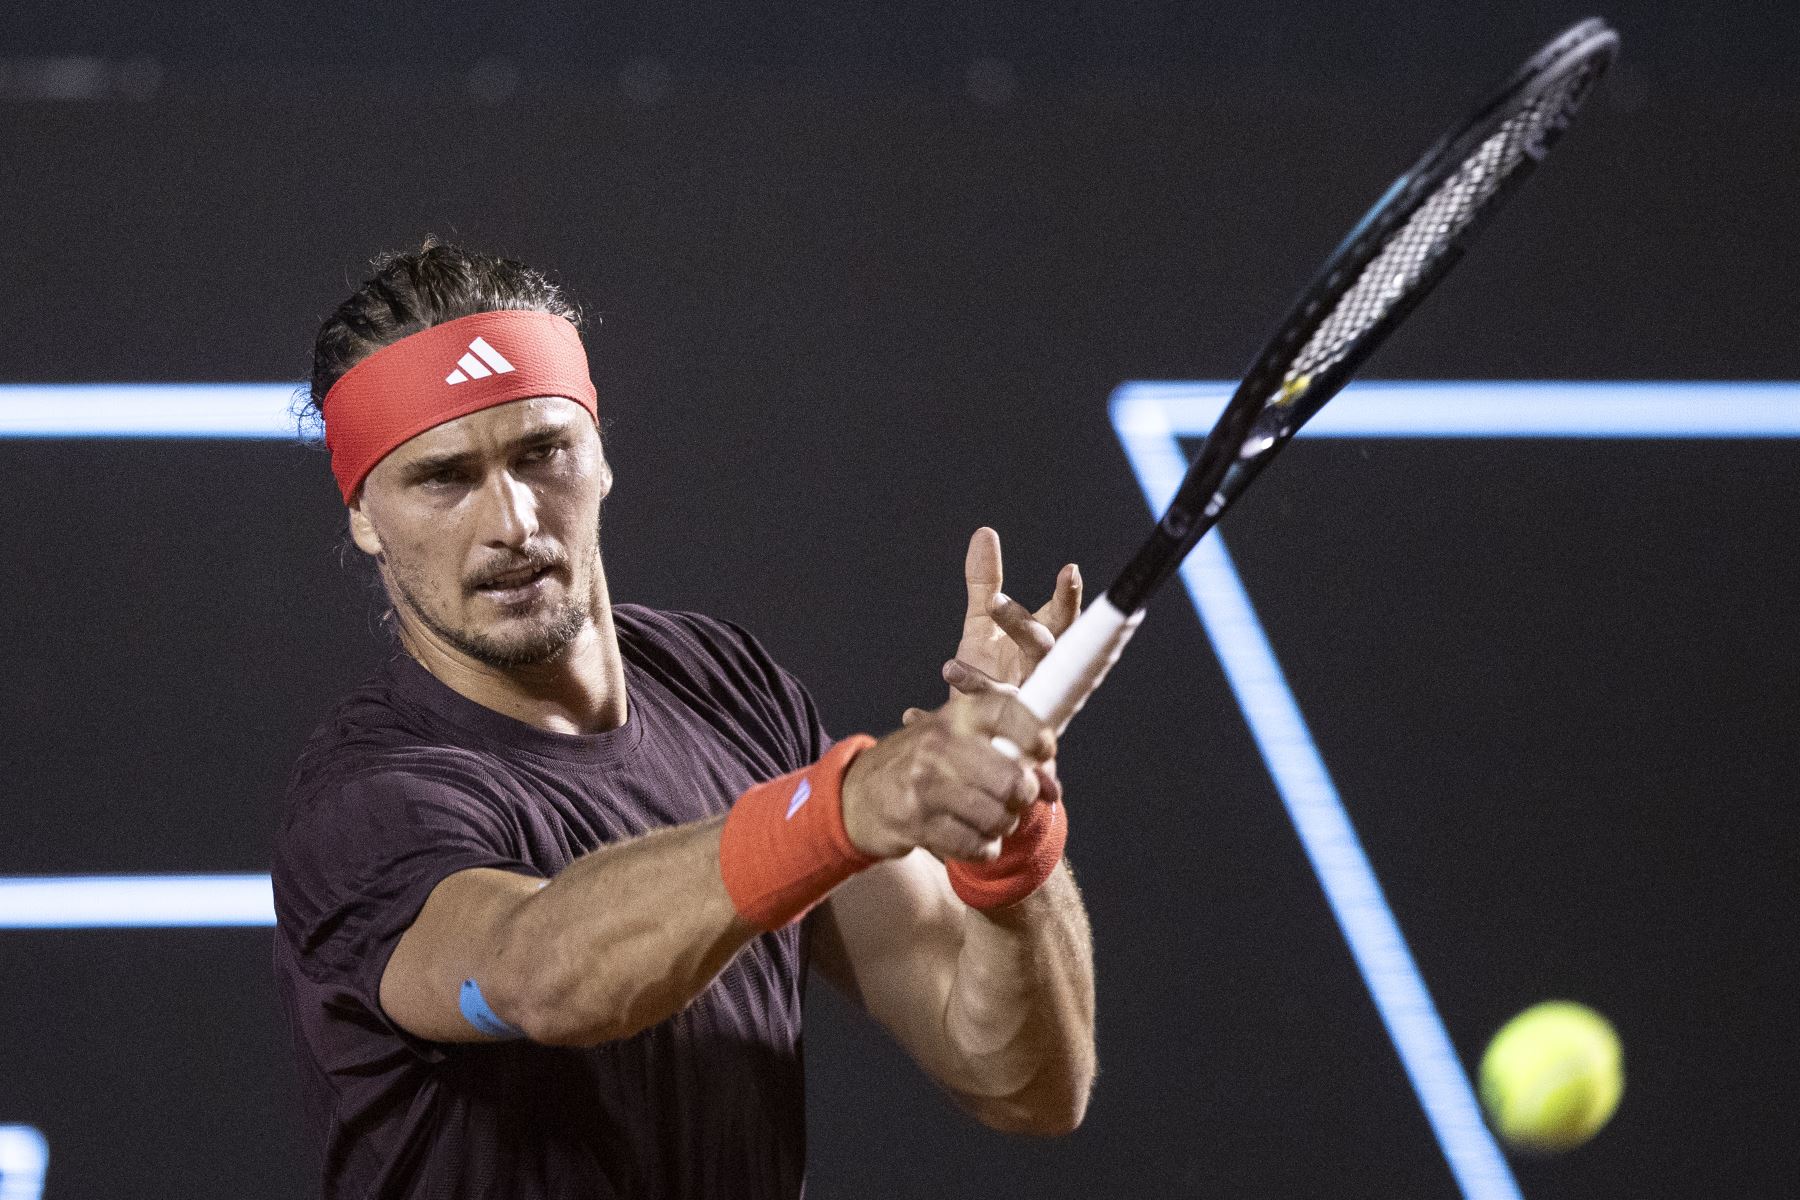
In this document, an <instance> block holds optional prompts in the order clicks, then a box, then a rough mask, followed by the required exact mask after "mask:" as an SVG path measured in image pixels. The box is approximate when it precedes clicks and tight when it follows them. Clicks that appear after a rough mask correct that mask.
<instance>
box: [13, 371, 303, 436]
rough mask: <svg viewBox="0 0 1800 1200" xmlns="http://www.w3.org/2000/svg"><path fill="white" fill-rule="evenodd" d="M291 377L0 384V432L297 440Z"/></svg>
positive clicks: (22, 434)
mask: <svg viewBox="0 0 1800 1200" xmlns="http://www.w3.org/2000/svg"><path fill="white" fill-rule="evenodd" d="M300 386H301V385H299V384H293V383H105V384H83V383H27V384H16V383H15V384H0V438H275V439H282V440H286V441H298V440H300V435H299V432H298V430H299V422H298V421H297V420H295V418H294V415H293V412H292V405H293V403H294V396H295V395H296V393H297V391H298V389H299V387H300Z"/></svg>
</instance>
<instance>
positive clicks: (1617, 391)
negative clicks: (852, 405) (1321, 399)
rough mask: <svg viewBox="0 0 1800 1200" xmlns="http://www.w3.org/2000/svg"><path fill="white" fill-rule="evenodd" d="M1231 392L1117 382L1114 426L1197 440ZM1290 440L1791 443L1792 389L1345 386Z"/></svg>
mask: <svg viewBox="0 0 1800 1200" xmlns="http://www.w3.org/2000/svg"><path fill="white" fill-rule="evenodd" d="M1233 386H1234V385H1232V384H1230V383H1222V382H1216V381H1205V382H1196V383H1146V382H1137V383H1126V384H1122V385H1121V386H1120V387H1119V388H1117V389H1116V390H1115V391H1114V392H1113V416H1114V421H1115V423H1116V424H1117V425H1118V426H1119V427H1120V429H1121V430H1123V429H1126V428H1131V427H1135V426H1136V425H1137V424H1138V423H1139V422H1140V421H1147V422H1148V423H1149V427H1151V428H1163V429H1172V430H1173V432H1174V434H1175V436H1177V437H1202V436H1204V435H1205V434H1206V432H1207V431H1208V430H1209V429H1211V428H1212V425H1213V422H1214V421H1215V420H1217V419H1218V416H1219V412H1220V410H1221V409H1223V408H1224V407H1225V401H1226V400H1227V399H1229V398H1230V396H1231V390H1232V387H1233ZM1299 436H1301V437H1380V438H1419V437H1429V438H1476V437H1478V438H1791V437H1800V383H1785V382H1784V383H1776V382H1758V383H1559V382H1547V383H1546V382H1530V383H1510V382H1457V383H1431V382H1414V381H1408V382H1366V383H1352V384H1350V385H1349V386H1348V387H1346V388H1345V389H1344V391H1343V394H1342V395H1340V396H1338V397H1337V398H1336V399H1334V400H1332V402H1331V403H1330V404H1328V405H1326V406H1325V407H1324V408H1323V409H1321V410H1320V412H1319V415H1318V416H1316V417H1314V418H1313V419H1312V420H1311V421H1310V422H1308V423H1307V424H1306V425H1305V426H1304V427H1302V429H1301V430H1300V434H1299Z"/></svg>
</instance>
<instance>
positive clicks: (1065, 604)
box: [1037, 563, 1081, 637]
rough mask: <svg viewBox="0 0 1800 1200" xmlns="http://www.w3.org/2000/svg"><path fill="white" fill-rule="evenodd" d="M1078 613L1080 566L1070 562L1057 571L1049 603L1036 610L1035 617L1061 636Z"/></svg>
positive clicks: (1073, 621) (1079, 611)
mask: <svg viewBox="0 0 1800 1200" xmlns="http://www.w3.org/2000/svg"><path fill="white" fill-rule="evenodd" d="M1080 615H1081V568H1080V567H1078V566H1076V565H1075V564H1074V563H1070V564H1069V565H1068V566H1066V567H1064V568H1063V569H1062V570H1061V571H1059V572H1057V575H1056V591H1055V592H1054V593H1052V594H1051V596H1050V603H1048V604H1046V605H1044V607H1042V608H1040V609H1038V610H1037V619H1038V620H1040V621H1042V622H1043V623H1044V624H1045V625H1047V626H1048V627H1049V629H1050V632H1051V633H1053V634H1055V635H1056V636H1057V637H1061V636H1062V635H1063V634H1064V632H1066V631H1067V630H1068V628H1069V626H1071V625H1073V624H1074V623H1075V618H1076V617H1079V616H1080Z"/></svg>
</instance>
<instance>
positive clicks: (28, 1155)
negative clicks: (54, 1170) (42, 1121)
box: [0, 1125, 50, 1200]
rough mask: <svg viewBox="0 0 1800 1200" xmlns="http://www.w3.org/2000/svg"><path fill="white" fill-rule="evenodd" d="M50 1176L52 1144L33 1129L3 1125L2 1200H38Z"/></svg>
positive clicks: (0, 1154)
mask: <svg viewBox="0 0 1800 1200" xmlns="http://www.w3.org/2000/svg"><path fill="white" fill-rule="evenodd" d="M49 1172H50V1143H49V1142H47V1141H45V1140H44V1135H43V1134H41V1133H39V1132H38V1131H37V1130H35V1129H33V1128H32V1127H31V1126H29V1125H0V1200H38V1198H39V1197H40V1196H42V1195H43V1194H44V1176H45V1175H47V1174H49Z"/></svg>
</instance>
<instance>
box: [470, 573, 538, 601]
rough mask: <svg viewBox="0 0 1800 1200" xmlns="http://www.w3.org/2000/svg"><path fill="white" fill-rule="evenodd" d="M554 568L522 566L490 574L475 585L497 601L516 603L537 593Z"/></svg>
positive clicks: (482, 593)
mask: <svg viewBox="0 0 1800 1200" xmlns="http://www.w3.org/2000/svg"><path fill="white" fill-rule="evenodd" d="M552 569H553V568H552V567H550V566H536V567H530V566H528V567H520V568H519V569H518V570H516V571H508V572H507V573H506V574H504V575H493V576H489V577H488V578H487V579H486V580H484V581H483V582H481V583H479V584H476V585H475V591H476V593H477V594H478V595H482V596H486V597H487V598H488V599H489V600H493V601H495V602H497V603H500V604H514V603H517V602H519V601H521V600H526V599H529V598H531V597H532V596H533V595H535V594H536V593H537V591H538V589H539V587H540V586H541V585H542V584H543V582H544V580H545V579H546V578H548V577H549V575H550V572H551V570H552Z"/></svg>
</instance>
